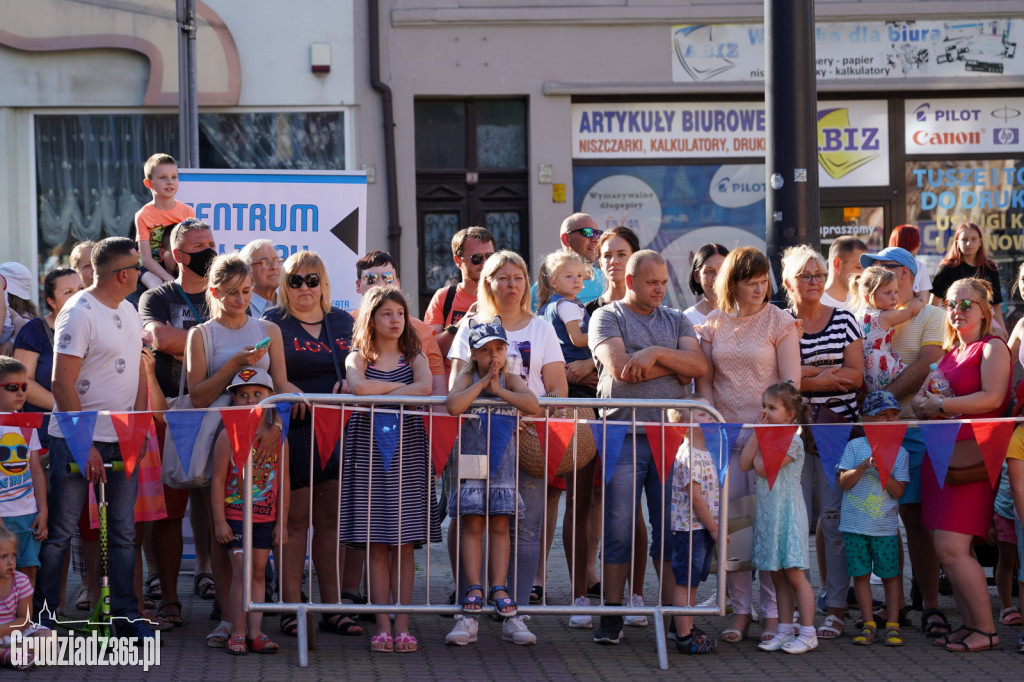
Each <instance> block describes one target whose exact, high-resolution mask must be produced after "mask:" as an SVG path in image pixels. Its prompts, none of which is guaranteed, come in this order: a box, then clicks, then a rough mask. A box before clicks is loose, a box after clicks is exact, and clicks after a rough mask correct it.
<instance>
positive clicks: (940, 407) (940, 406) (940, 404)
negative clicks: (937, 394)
mask: <svg viewBox="0 0 1024 682" xmlns="http://www.w3.org/2000/svg"><path fill="white" fill-rule="evenodd" d="M943 400H945V398H939V414H945V413H946V411H945V410H943V409H942V401H943Z"/></svg>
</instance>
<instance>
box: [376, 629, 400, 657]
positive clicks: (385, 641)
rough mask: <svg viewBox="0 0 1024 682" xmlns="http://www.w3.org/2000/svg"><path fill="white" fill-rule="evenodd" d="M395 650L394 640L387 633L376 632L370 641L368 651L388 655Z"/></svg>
mask: <svg viewBox="0 0 1024 682" xmlns="http://www.w3.org/2000/svg"><path fill="white" fill-rule="evenodd" d="M394 650H395V640H393V639H392V638H391V633H389V632H378V633H377V634H375V635H374V636H373V638H372V639H371V640H370V651H376V652H377V653H382V654H385V653H387V654H389V653H391V652H392V651H394Z"/></svg>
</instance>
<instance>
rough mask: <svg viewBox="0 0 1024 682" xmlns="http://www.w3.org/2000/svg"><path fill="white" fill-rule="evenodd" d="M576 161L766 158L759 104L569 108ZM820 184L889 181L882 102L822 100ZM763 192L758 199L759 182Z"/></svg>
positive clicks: (886, 120) (594, 105)
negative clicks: (570, 110)
mask: <svg viewBox="0 0 1024 682" xmlns="http://www.w3.org/2000/svg"><path fill="white" fill-rule="evenodd" d="M572 126H573V139H572V148H573V157H574V158H577V159H679V158H723V157H758V158H760V157H763V156H764V154H765V112H764V104H763V103H762V102H709V103H681V102H666V103H623V104H619V103H608V104H574V105H573V106H572ZM818 162H819V164H820V169H819V170H820V172H819V178H818V180H819V184H820V186H821V187H857V186H865V185H868V186H870V185H888V184H889V125H888V114H887V105H886V102H885V101H882V100H869V101H864V100H856V101H833V102H820V103H819V105H818ZM760 182H761V184H762V187H761V189H760V191H761V194H762V196H763V193H764V187H763V183H764V179H763V178H761V179H760Z"/></svg>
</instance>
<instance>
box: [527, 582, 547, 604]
mask: <svg viewBox="0 0 1024 682" xmlns="http://www.w3.org/2000/svg"><path fill="white" fill-rule="evenodd" d="M543 600H544V586H543V585H534V586H533V589H532V590H530V603H531V604H539V603H541V601H543Z"/></svg>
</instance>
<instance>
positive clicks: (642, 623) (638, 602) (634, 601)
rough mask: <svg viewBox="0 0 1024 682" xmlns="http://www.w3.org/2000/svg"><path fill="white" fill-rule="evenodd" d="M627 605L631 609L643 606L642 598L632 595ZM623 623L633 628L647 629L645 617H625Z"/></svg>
mask: <svg viewBox="0 0 1024 682" xmlns="http://www.w3.org/2000/svg"><path fill="white" fill-rule="evenodd" d="M629 605H630V606H632V607H639V606H643V605H644V598H643V597H642V596H641V595H639V594H634V595H632V596H630V598H629ZM624 623H625V624H626V625H631V626H633V627H635V628H645V627H647V616H626V617H625V619H624Z"/></svg>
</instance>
